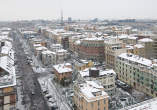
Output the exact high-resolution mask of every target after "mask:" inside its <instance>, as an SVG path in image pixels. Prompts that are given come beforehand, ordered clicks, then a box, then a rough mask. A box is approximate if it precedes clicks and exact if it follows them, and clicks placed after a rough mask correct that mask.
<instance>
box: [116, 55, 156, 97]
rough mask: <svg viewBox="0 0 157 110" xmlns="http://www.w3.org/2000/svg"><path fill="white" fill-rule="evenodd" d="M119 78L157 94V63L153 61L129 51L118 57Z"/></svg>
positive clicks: (153, 94) (140, 88) (146, 91)
mask: <svg viewBox="0 0 157 110" xmlns="http://www.w3.org/2000/svg"><path fill="white" fill-rule="evenodd" d="M116 73H117V75H118V79H119V80H121V81H123V82H125V83H127V84H128V85H130V86H131V87H133V88H135V89H137V90H139V91H141V92H143V93H145V94H147V95H150V96H153V97H156V96H157V74H156V73H157V64H155V63H154V62H153V61H151V60H149V59H146V58H143V57H140V56H137V55H134V54H128V53H122V54H120V55H119V56H118V57H117V61H116Z"/></svg>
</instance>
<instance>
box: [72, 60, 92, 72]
mask: <svg viewBox="0 0 157 110" xmlns="http://www.w3.org/2000/svg"><path fill="white" fill-rule="evenodd" d="M74 65H75V69H76V71H82V70H85V69H86V68H91V67H93V66H94V62H92V61H91V60H78V61H75V63H74Z"/></svg>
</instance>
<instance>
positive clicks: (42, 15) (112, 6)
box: [0, 0, 157, 21]
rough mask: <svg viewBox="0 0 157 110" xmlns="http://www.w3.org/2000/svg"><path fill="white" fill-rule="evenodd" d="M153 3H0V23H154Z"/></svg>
mask: <svg viewBox="0 0 157 110" xmlns="http://www.w3.org/2000/svg"><path fill="white" fill-rule="evenodd" d="M156 4H157V0H0V14H1V15H0V21H8V20H9V21H12V20H13V21H15V20H32V19H45V20H52V19H60V16H61V15H60V14H61V10H63V16H64V20H65V19H68V17H72V19H93V18H100V19H133V18H135V19H157V14H156V13H157V6H156Z"/></svg>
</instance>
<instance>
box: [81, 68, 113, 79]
mask: <svg viewBox="0 0 157 110" xmlns="http://www.w3.org/2000/svg"><path fill="white" fill-rule="evenodd" d="M91 69H96V68H91ZM79 73H80V75H81V76H82V77H89V68H87V69H85V70H83V71H80V72H79ZM111 74H115V75H116V73H115V72H114V70H113V69H109V70H100V71H99V76H104V75H111Z"/></svg>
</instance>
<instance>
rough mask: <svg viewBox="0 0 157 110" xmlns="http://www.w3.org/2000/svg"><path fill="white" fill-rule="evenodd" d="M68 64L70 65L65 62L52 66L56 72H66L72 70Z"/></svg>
mask: <svg viewBox="0 0 157 110" xmlns="http://www.w3.org/2000/svg"><path fill="white" fill-rule="evenodd" d="M68 66H71V64H69V63H65V64H58V65H54V66H53V68H54V69H55V70H56V71H57V72H58V73H67V72H72V69H71V68H70V67H68Z"/></svg>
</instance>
